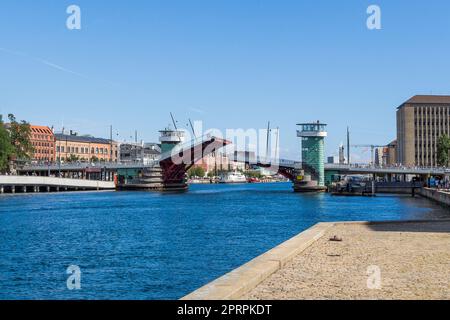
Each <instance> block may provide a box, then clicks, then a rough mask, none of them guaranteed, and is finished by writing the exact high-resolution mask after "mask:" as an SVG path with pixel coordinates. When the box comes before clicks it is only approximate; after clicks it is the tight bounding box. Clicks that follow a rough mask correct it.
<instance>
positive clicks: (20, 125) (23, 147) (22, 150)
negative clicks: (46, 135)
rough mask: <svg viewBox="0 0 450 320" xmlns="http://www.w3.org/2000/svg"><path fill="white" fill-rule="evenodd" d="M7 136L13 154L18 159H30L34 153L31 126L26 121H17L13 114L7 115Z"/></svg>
mask: <svg viewBox="0 0 450 320" xmlns="http://www.w3.org/2000/svg"><path fill="white" fill-rule="evenodd" d="M8 119H9V136H10V140H11V145H12V147H13V148H14V156H15V158H16V159H18V160H27V159H30V158H31V156H32V155H33V153H34V147H33V145H32V144H31V127H30V124H29V123H28V122H26V121H21V122H18V121H17V120H16V117H15V116H14V115H13V114H9V115H8Z"/></svg>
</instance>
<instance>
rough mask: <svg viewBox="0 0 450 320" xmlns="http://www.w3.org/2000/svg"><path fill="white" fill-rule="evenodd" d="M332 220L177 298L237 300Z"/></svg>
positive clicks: (298, 250)
mask: <svg viewBox="0 0 450 320" xmlns="http://www.w3.org/2000/svg"><path fill="white" fill-rule="evenodd" d="M334 225H335V223H318V224H316V225H315V226H313V227H311V228H309V229H307V230H305V231H303V232H302V233H300V234H298V235H297V236H295V237H293V238H291V239H289V240H287V241H286V242H284V243H282V244H280V245H279V246H277V247H275V248H273V249H271V250H269V251H267V252H266V253H264V254H262V255H260V256H259V257H257V258H255V259H253V260H251V261H250V262H248V263H246V264H244V265H243V266H241V267H239V268H237V269H234V270H233V271H231V272H229V273H227V274H225V275H224V276H222V277H220V278H218V279H216V280H214V281H212V282H210V283H209V284H206V285H205V286H203V287H201V288H200V289H198V290H196V291H194V292H192V293H190V294H188V295H187V296H185V297H183V298H182V299H181V300H234V299H239V298H240V297H242V296H243V295H245V294H246V293H248V292H250V291H251V290H252V289H254V288H255V287H257V286H258V285H259V284H260V283H261V282H263V281H264V280H265V279H267V278H268V277H269V276H271V275H272V274H273V273H275V272H277V271H278V270H280V269H281V268H282V267H284V266H285V265H286V264H287V263H288V262H290V261H291V260H292V259H293V258H294V257H295V256H297V255H298V254H300V253H301V252H303V251H304V250H305V249H307V248H308V247H310V246H311V245H312V244H313V243H314V242H316V241H317V240H319V239H320V238H322V237H323V236H324V235H325V233H326V232H327V231H328V230H329V229H331V228H332V227H333V226H334Z"/></svg>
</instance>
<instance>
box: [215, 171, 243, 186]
mask: <svg viewBox="0 0 450 320" xmlns="http://www.w3.org/2000/svg"><path fill="white" fill-rule="evenodd" d="M219 183H247V178H246V177H245V175H244V174H243V173H241V172H238V171H235V172H227V173H226V174H223V175H221V176H220V179H219Z"/></svg>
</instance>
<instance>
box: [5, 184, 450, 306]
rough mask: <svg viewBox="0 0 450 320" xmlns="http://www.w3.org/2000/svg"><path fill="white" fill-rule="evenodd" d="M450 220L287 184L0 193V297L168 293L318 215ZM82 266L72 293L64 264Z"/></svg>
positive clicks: (174, 294)
mask: <svg viewBox="0 0 450 320" xmlns="http://www.w3.org/2000/svg"><path fill="white" fill-rule="evenodd" d="M439 217H450V214H449V212H448V210H447V209H444V208H443V207H439V206H437V205H436V204H434V203H431V202H429V201H428V200H425V199H422V198H414V199H413V198H411V197H408V196H401V197H397V196H379V197H375V198H355V197H350V198H346V197H331V196H330V195H327V194H319V195H313V194H309V195H302V194H295V193H293V192H292V188H291V185H290V184H251V185H250V184H249V185H194V186H191V191H190V192H188V193H185V194H160V193H143V192H117V193H116V192H103V193H68V194H39V195H16V196H2V197H0V299H176V298H180V297H182V296H183V295H185V294H187V293H188V292H190V291H192V290H194V289H196V288H198V287H200V286H201V285H203V284H205V283H207V282H209V281H211V280H213V279H215V278H217V277H218V276H221V275H222V274H224V273H226V272H228V271H230V270H232V269H234V268H236V267H238V266H240V265H242V264H243V263H245V262H247V261H248V260H250V259H252V258H254V257H256V256H258V255H259V254H261V253H263V252H265V251H267V250H268V249H270V248H272V247H274V246H276V245H278V244H280V243H281V242H283V241H285V240H287V239H289V238H290V237H292V236H294V235H296V234H297V233H299V232H301V231H302V230H305V229H306V228H308V227H310V226H312V225H314V224H315V223H317V222H320V221H344V220H350V221H354V220H401V219H435V218H439ZM69 265H78V266H80V268H81V271H82V280H81V286H82V289H81V290H80V291H69V290H67V287H66V280H67V275H66V273H65V272H66V269H67V267H68V266H69Z"/></svg>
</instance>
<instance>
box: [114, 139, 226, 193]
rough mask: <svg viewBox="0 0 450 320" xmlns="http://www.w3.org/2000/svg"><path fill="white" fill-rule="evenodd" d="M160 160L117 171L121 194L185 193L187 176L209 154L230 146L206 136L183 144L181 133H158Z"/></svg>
mask: <svg viewBox="0 0 450 320" xmlns="http://www.w3.org/2000/svg"><path fill="white" fill-rule="evenodd" d="M160 141H161V151H162V154H161V156H160V157H159V158H158V159H157V160H155V161H154V162H153V163H151V164H149V165H147V166H142V165H141V166H136V168H130V167H128V168H123V169H119V170H118V172H117V173H118V177H119V179H118V184H117V186H118V189H120V190H142V189H145V190H159V191H184V190H187V189H188V184H187V181H186V173H187V172H188V170H189V169H190V168H192V166H193V165H194V164H196V163H198V162H199V161H200V160H202V159H203V158H204V157H206V156H207V155H209V154H211V153H215V152H217V151H218V150H219V149H221V148H223V147H225V146H227V145H229V144H230V142H229V141H227V140H224V139H222V138H217V137H214V136H210V135H206V136H202V137H199V138H195V139H194V140H192V141H189V142H184V132H183V131H173V130H163V131H161V137H160Z"/></svg>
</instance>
